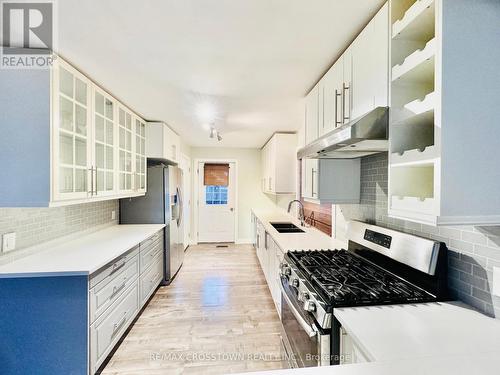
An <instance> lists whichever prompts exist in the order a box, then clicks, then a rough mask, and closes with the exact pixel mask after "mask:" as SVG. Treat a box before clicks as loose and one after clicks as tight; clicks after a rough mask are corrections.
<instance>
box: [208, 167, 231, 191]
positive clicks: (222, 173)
mask: <svg viewBox="0 0 500 375" xmlns="http://www.w3.org/2000/svg"><path fill="white" fill-rule="evenodd" d="M203 183H204V184H205V185H215V186H228V185H229V164H205V167H204V176H203Z"/></svg>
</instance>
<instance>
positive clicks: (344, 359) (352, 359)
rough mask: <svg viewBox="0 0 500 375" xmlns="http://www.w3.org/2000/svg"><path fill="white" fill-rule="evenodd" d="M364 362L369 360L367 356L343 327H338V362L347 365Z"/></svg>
mask: <svg viewBox="0 0 500 375" xmlns="http://www.w3.org/2000/svg"><path fill="white" fill-rule="evenodd" d="M365 362H370V361H369V359H368V356H367V355H366V354H365V353H363V351H362V350H361V348H360V347H359V345H358V344H357V343H356V341H354V339H353V338H352V337H351V335H349V333H348V332H347V331H346V330H345V329H344V327H340V364H341V365H347V364H354V363H365Z"/></svg>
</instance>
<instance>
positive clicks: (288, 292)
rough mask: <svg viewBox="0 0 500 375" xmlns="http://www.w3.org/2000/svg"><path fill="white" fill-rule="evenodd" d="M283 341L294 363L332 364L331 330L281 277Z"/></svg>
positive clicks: (301, 364)
mask: <svg viewBox="0 0 500 375" xmlns="http://www.w3.org/2000/svg"><path fill="white" fill-rule="evenodd" d="M280 287H281V323H282V326H283V332H282V344H283V347H284V350H285V353H284V354H285V356H286V358H287V360H288V363H289V365H290V367H314V366H325V365H330V350H331V349H330V337H331V331H330V330H323V329H321V328H320V327H319V326H318V325H317V324H316V322H315V320H314V318H313V317H312V316H311V315H310V314H309V313H307V312H306V311H304V309H303V308H302V305H301V304H300V303H299V302H298V301H297V292H296V290H295V288H293V287H290V286H289V285H288V281H287V280H286V278H281V283H280Z"/></svg>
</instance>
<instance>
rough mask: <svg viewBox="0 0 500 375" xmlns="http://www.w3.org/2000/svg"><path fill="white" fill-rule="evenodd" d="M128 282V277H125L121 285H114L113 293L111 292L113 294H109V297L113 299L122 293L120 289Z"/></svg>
mask: <svg viewBox="0 0 500 375" xmlns="http://www.w3.org/2000/svg"><path fill="white" fill-rule="evenodd" d="M126 284H127V278H125V279H124V280H123V283H122V284H121V285H120V286H118V287H117V286H114V287H113V293H111V295H110V296H109V299H110V300H112V299H113V298H115V296H116V295H117V294H118V293H120V290H122V289H123V288H125V285H126Z"/></svg>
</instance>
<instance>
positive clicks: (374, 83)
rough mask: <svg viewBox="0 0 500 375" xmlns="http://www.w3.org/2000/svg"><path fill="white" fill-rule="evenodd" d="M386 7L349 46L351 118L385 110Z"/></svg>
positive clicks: (387, 32) (387, 7)
mask: <svg viewBox="0 0 500 375" xmlns="http://www.w3.org/2000/svg"><path fill="white" fill-rule="evenodd" d="M388 77H389V6H388V4H387V3H386V4H385V5H384V6H383V7H382V9H380V11H379V12H378V13H377V14H376V15H375V17H374V18H373V19H372V20H371V21H370V22H369V24H368V25H367V26H366V27H365V28H364V29H363V31H362V32H361V33H360V34H359V35H358V37H357V38H356V39H355V40H354V42H353V43H352V83H351V85H350V87H349V88H348V91H350V92H349V94H348V95H349V96H350V98H351V99H352V103H351V108H352V109H351V115H350V116H346V117H350V119H356V118H358V117H360V116H362V115H364V114H366V113H368V112H370V111H371V110H373V109H374V108H375V107H379V106H382V107H387V106H388V84H389V79H388Z"/></svg>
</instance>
